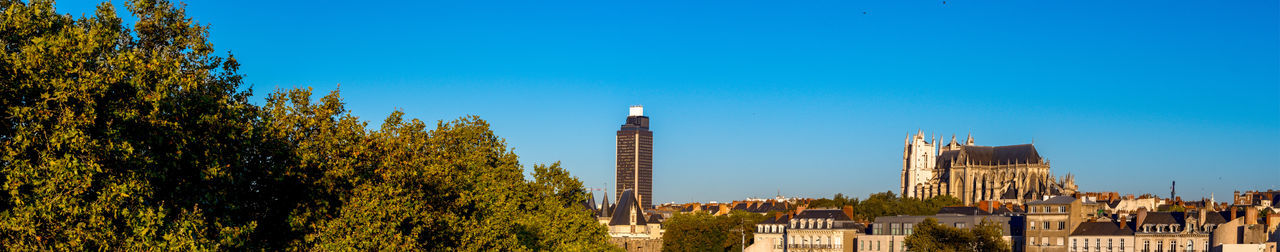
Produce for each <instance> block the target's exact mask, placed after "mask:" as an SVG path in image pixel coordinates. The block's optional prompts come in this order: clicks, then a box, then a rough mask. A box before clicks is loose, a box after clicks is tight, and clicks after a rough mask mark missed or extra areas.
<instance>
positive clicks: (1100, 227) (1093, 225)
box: [1071, 222, 1133, 236]
mask: <svg viewBox="0 0 1280 252" xmlns="http://www.w3.org/2000/svg"><path fill="white" fill-rule="evenodd" d="M1071 235H1091V236H1131V235H1133V229H1129V227H1121V226H1120V224H1119V223H1115V222H1083V223H1080V226H1077V227H1076V230H1075V231H1072V232H1071Z"/></svg>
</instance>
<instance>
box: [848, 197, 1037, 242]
mask: <svg viewBox="0 0 1280 252" xmlns="http://www.w3.org/2000/svg"><path fill="white" fill-rule="evenodd" d="M930 218H932V219H934V220H936V221H938V224H939V225H945V226H950V227H955V228H973V227H975V226H977V225H978V224H981V223H982V221H984V220H985V221H990V222H996V223H1000V229H1001V234H1002V235H1001V236H1002V238H1003V239H1004V240H1005V242H1007V243H1008V244H1010V245H1011V248H1013V250H1014V251H1021V248H1020V247H1018V246H1016V244H1018V240H1021V236H1022V234H1021V231H1022V230H1020V228H1019V225H1021V223H1022V221H1021V219H1022V217H1021V216H1011V215H1001V214H991V213H988V212H986V211H983V210H982V209H980V208H977V207H945V208H943V209H942V210H941V211H939V212H938V214H936V215H922V216H904V215H900V216H884V217H879V218H876V220H875V222H872V223H871V227H870V229H869V230H870V233H869V234H865V235H861V236H858V239H857V241H856V242H855V244H854V246H857V247H856V248H855V250H854V251H860V252H903V251H907V249H906V244H904V243H903V241H905V240H906V238H907V236H908V235H911V233H912V232H914V231H915V225H916V224H919V223H920V222H922V221H924V220H925V219H930Z"/></svg>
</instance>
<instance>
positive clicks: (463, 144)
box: [0, 0, 610, 251]
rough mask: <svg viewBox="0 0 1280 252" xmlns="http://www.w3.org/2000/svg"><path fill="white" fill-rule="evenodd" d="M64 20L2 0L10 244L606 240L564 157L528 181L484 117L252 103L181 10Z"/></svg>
mask: <svg viewBox="0 0 1280 252" xmlns="http://www.w3.org/2000/svg"><path fill="white" fill-rule="evenodd" d="M126 6H127V11H128V12H129V13H130V14H132V15H133V16H135V17H136V18H137V21H136V23H134V24H133V25H132V29H130V28H127V27H126V25H125V24H124V23H123V22H122V21H121V18H119V17H117V16H116V10H115V9H113V7H112V5H111V4H108V3H103V4H101V5H99V6H98V9H97V11H96V12H95V13H94V15H93V16H90V17H80V18H73V17H72V16H70V15H59V14H57V12H56V11H55V10H54V8H53V4H52V2H51V1H44V0H33V1H31V2H30V3H23V2H20V1H14V0H0V15H2V16H0V39H2V40H0V43H3V46H4V48H3V51H2V52H0V190H3V193H0V244H3V246H5V247H6V248H7V249H9V250H60V251H61V250H76V251H79V250H102V249H121V250H338V249H352V248H354V249H361V250H372V249H397V250H503V251H528V250H537V251H543V250H551V251H564V250H583V249H599V248H610V246H609V245H608V243H607V242H606V240H605V239H606V237H607V235H606V232H605V229H604V227H603V226H601V225H599V224H598V223H597V222H596V221H595V219H594V218H593V217H592V215H591V213H590V212H589V211H587V210H586V209H583V207H582V206H581V204H579V202H582V201H583V200H585V199H586V195H585V192H584V190H583V189H582V183H581V182H580V181H578V180H577V179H576V178H574V177H572V176H571V175H569V174H568V172H566V171H565V170H564V169H563V168H561V167H560V164H559V163H554V164H551V165H536V166H534V167H533V171H532V174H530V175H531V177H532V180H526V179H525V176H524V174H523V173H524V172H525V170H524V169H523V166H521V165H520V164H519V163H518V162H517V158H516V155H515V154H514V153H512V152H511V151H509V150H508V149H507V148H506V144H505V142H504V141H503V140H502V139H501V138H499V137H498V136H496V135H495V134H494V133H493V131H492V130H490V128H489V124H488V123H487V122H485V121H484V120H481V119H479V118H478V117H474V116H470V117H464V118H460V119H457V120H453V121H450V122H443V121H440V122H437V123H436V124H435V125H434V126H433V125H429V124H427V123H424V122H422V121H419V120H417V119H405V118H403V113H401V112H395V113H392V114H391V115H390V116H388V117H387V118H386V119H385V120H384V122H383V123H382V125H381V127H379V128H378V129H374V130H369V129H367V123H365V122H364V121H362V120H360V119H359V118H357V117H355V116H352V115H351V114H350V113H348V111H346V109H345V108H344V106H343V103H342V100H341V97H340V96H339V94H338V93H337V91H334V92H333V93H331V94H328V95H326V96H324V97H322V98H320V99H318V100H315V101H313V98H312V97H311V90H310V89H291V90H277V91H275V92H273V93H271V94H270V95H269V96H268V98H267V100H266V103H265V104H264V105H262V106H257V105H254V104H251V103H249V102H248V101H247V100H248V97H249V96H250V95H251V92H252V91H251V90H250V89H248V88H243V87H242V76H241V75H240V74H238V73H237V70H238V68H239V62H237V61H236V59H235V57H233V56H231V55H225V56H219V55H216V54H215V53H214V52H215V51H214V49H213V47H212V45H210V44H209V43H208V41H207V39H206V37H207V35H208V28H207V27H206V26H203V25H200V24H198V23H197V22H195V21H194V20H193V19H191V18H190V17H188V16H186V13H185V12H184V11H183V9H182V8H180V7H177V6H174V5H173V4H171V3H169V2H167V1H162V0H161V1H151V0H134V1H129V2H128V3H127V4H126Z"/></svg>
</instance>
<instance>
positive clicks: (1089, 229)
mask: <svg viewBox="0 0 1280 252" xmlns="http://www.w3.org/2000/svg"><path fill="white" fill-rule="evenodd" d="M1067 251H1070V252H1104V251H1105V252H1134V251H1137V246H1136V245H1135V244H1134V236H1133V229H1132V228H1129V225H1128V224H1127V222H1124V221H1121V222H1111V221H1098V222H1083V223H1080V224H1079V225H1077V226H1076V229H1075V230H1074V231H1072V232H1071V235H1070V236H1069V237H1068V238H1067Z"/></svg>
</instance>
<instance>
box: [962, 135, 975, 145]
mask: <svg viewBox="0 0 1280 252" xmlns="http://www.w3.org/2000/svg"><path fill="white" fill-rule="evenodd" d="M964 145H968V146H973V132H969V136H968V137H965V139H964Z"/></svg>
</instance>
